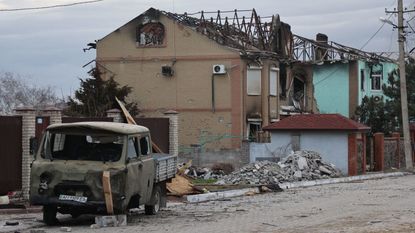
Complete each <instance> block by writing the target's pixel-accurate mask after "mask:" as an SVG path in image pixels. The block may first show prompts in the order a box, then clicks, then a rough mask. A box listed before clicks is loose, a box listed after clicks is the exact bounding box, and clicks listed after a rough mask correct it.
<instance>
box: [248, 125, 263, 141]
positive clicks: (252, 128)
mask: <svg viewBox="0 0 415 233" xmlns="http://www.w3.org/2000/svg"><path fill="white" fill-rule="evenodd" d="M247 129H248V135H247V136H248V140H249V141H250V142H256V141H257V139H258V132H259V131H261V122H248V127H247Z"/></svg>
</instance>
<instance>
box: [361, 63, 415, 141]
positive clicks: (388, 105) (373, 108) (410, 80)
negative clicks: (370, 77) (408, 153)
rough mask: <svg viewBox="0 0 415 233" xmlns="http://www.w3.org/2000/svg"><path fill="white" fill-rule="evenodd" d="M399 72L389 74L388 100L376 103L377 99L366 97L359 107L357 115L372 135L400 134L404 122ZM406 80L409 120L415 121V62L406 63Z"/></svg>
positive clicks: (384, 88)
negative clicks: (379, 133)
mask: <svg viewBox="0 0 415 233" xmlns="http://www.w3.org/2000/svg"><path fill="white" fill-rule="evenodd" d="M398 74H399V70H398V69H395V70H393V71H392V72H391V73H389V74H388V83H387V85H385V84H384V85H383V86H382V89H383V93H384V95H385V96H386V98H385V99H384V98H381V100H380V101H376V100H375V97H373V96H372V97H367V96H366V97H364V98H363V100H362V104H361V105H360V106H358V107H357V109H356V115H357V116H358V117H359V121H360V122H361V123H363V124H366V125H368V126H370V127H371V128H372V133H375V132H382V133H385V134H386V135H389V134H390V133H391V132H400V131H402V129H401V122H402V110H401V95H400V80H399V75H398ZM406 80H407V92H408V114H409V120H410V121H415V60H414V59H409V60H408V61H407V62H406Z"/></svg>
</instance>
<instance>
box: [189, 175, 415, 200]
mask: <svg viewBox="0 0 415 233" xmlns="http://www.w3.org/2000/svg"><path fill="white" fill-rule="evenodd" d="M411 174H412V173H409V172H392V173H378V174H369V175H360V176H349V177H340V178H331V179H322V180H311V181H300V182H291V183H288V182H287V183H281V184H279V186H280V187H281V188H282V189H284V190H285V189H293V188H305V187H311V186H317V185H326V184H337V183H346V182H352V181H359V180H373V179H381V178H387V177H398V176H406V175H411ZM248 192H250V193H251V192H252V193H255V194H257V193H260V190H259V188H258V187H256V188H245V189H237V190H229V191H223V192H212V193H203V194H197V195H190V196H186V197H185V199H186V201H187V202H188V203H198V202H204V201H214V200H219V199H224V198H231V197H239V196H244V195H245V194H246V193H248Z"/></svg>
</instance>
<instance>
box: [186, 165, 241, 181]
mask: <svg viewBox="0 0 415 233" xmlns="http://www.w3.org/2000/svg"><path fill="white" fill-rule="evenodd" d="M233 171H234V168H233V166H232V164H228V163H218V164H214V165H213V166H212V167H211V168H208V167H202V168H200V167H195V166H191V167H189V168H187V169H186V170H185V171H184V174H186V175H187V176H189V177H191V178H194V179H205V180H209V179H221V178H222V177H224V176H225V175H228V174H230V173H231V172H233Z"/></svg>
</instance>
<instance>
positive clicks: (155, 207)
mask: <svg viewBox="0 0 415 233" xmlns="http://www.w3.org/2000/svg"><path fill="white" fill-rule="evenodd" d="M150 203H151V204H150V205H144V212H145V214H147V215H154V214H157V213H158V212H159V211H160V203H161V189H160V186H158V185H157V186H155V187H154V189H153V193H152V194H151V200H150Z"/></svg>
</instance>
